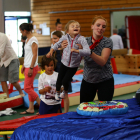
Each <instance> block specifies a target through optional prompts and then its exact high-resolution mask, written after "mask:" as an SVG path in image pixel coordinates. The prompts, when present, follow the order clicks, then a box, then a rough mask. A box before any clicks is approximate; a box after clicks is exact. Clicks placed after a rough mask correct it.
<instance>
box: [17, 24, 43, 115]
mask: <svg viewBox="0 0 140 140" xmlns="http://www.w3.org/2000/svg"><path fill="white" fill-rule="evenodd" d="M19 29H20V32H21V33H22V35H23V36H26V37H27V39H26V42H25V48H24V49H25V55H24V64H23V66H22V69H21V73H24V75H25V81H24V90H25V92H27V94H28V97H29V108H28V109H27V110H26V111H24V112H21V113H20V114H29V113H31V114H32V113H34V101H35V100H36V101H37V103H38V104H39V105H40V99H39V96H38V94H37V93H36V92H35V91H34V89H33V81H34V78H35V76H36V74H37V73H38V40H37V39H36V37H35V36H33V35H32V30H33V25H32V24H30V23H22V24H21V25H20V27H19Z"/></svg>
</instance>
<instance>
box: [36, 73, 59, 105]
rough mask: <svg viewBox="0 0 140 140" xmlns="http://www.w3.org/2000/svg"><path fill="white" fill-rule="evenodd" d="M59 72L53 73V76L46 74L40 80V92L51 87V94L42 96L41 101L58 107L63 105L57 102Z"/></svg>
mask: <svg viewBox="0 0 140 140" xmlns="http://www.w3.org/2000/svg"><path fill="white" fill-rule="evenodd" d="M57 76H58V73H57V72H55V71H54V72H53V74H52V75H47V74H46V73H45V72H44V73H42V74H41V75H40V76H39V80H38V90H41V89H43V88H45V87H46V86H51V88H52V90H51V93H49V92H47V93H46V94H44V95H41V96H40V99H41V100H42V101H43V102H44V103H45V104H47V105H56V104H61V101H56V100H55V93H56V81H57Z"/></svg>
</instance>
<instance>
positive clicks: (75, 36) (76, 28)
mask: <svg viewBox="0 0 140 140" xmlns="http://www.w3.org/2000/svg"><path fill="white" fill-rule="evenodd" d="M65 32H66V33H67V34H66V35H64V36H62V37H61V38H60V40H59V41H58V42H56V43H55V44H54V46H53V47H52V48H51V50H50V52H48V54H47V57H50V56H52V54H53V52H54V51H56V50H57V49H58V48H59V47H61V43H62V42H63V40H67V41H68V45H67V47H66V48H65V49H63V56H62V59H61V66H60V71H59V74H58V79H57V83H56V94H55V99H56V100H60V98H61V99H62V98H64V109H65V113H66V112H68V108H69V100H68V87H69V82H71V80H72V77H73V76H74V74H75V73H76V71H77V69H78V67H79V65H80V62H81V58H82V56H88V55H90V49H89V46H88V44H87V41H86V40H85V37H83V36H81V35H80V24H79V23H78V22H77V21H75V20H70V21H69V22H68V23H67V24H66V26H65ZM77 44H81V45H82V46H83V49H79V46H78V45H77ZM62 85H63V86H64V91H63V92H62V93H61V94H60V88H61V86H62ZM65 98H66V99H67V100H65Z"/></svg>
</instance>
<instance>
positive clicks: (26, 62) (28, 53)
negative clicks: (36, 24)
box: [24, 36, 38, 68]
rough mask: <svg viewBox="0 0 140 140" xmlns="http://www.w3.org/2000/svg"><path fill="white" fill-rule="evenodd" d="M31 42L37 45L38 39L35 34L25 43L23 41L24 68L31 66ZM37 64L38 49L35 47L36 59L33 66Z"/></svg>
mask: <svg viewBox="0 0 140 140" xmlns="http://www.w3.org/2000/svg"><path fill="white" fill-rule="evenodd" d="M26 41H27V40H26ZM33 43H36V44H37V46H38V40H37V38H36V37H35V36H33V37H32V38H30V40H29V41H28V42H27V43H26V42H25V46H24V49H25V56H24V67H25V68H29V67H30V66H31V62H32V58H33V52H32V44H33ZM37 65H38V49H37V59H36V62H35V65H34V67H36V66H37Z"/></svg>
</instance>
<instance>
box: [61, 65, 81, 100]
mask: <svg viewBox="0 0 140 140" xmlns="http://www.w3.org/2000/svg"><path fill="white" fill-rule="evenodd" d="M77 69H78V68H77V67H76V68H68V70H67V72H66V74H65V77H64V78H63V80H62V85H63V86H64V92H62V94H61V96H62V97H61V98H64V97H63V96H64V94H65V93H68V88H69V83H70V82H71V80H72V77H73V76H74V74H75V73H76V71H77Z"/></svg>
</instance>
